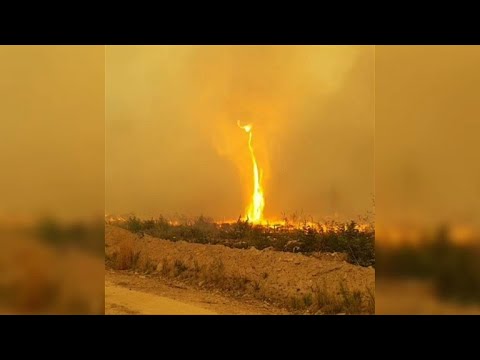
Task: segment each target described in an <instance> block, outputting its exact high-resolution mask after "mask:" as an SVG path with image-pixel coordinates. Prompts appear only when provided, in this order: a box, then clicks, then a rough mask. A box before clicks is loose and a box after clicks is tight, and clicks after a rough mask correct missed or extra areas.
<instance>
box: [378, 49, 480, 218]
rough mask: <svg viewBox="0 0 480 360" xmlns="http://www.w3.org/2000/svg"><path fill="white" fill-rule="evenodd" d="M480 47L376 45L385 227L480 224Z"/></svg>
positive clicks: (380, 195) (381, 205)
mask: <svg viewBox="0 0 480 360" xmlns="http://www.w3.org/2000/svg"><path fill="white" fill-rule="evenodd" d="M479 70H480V47H478V46H390V47H386V46H377V47H376V117H375V121H376V133H375V134H376V137H375V145H376V147H375V154H376V164H375V165H376V184H375V185H376V214H377V225H379V226H383V225H388V224H392V223H393V224H395V223H399V222H411V223H412V222H413V223H417V224H420V225H432V224H433V225H435V224H438V223H441V222H450V223H463V224H467V225H468V224H470V225H471V224H475V225H477V226H479V225H480V162H479V154H480V141H479V135H480V106H479V99H480V71H479Z"/></svg>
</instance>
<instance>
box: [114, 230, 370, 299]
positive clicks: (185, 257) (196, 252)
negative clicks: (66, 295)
mask: <svg viewBox="0 0 480 360" xmlns="http://www.w3.org/2000/svg"><path fill="white" fill-rule="evenodd" d="M105 244H106V249H105V251H106V259H109V258H111V257H112V256H115V254H118V252H119V251H120V250H121V249H120V248H121V247H122V246H125V244H129V246H131V247H133V249H134V251H136V252H138V253H140V254H141V256H146V257H148V261H149V262H150V263H151V264H153V265H152V267H153V269H155V272H156V273H157V274H160V273H162V271H163V270H164V269H165V267H166V266H167V265H168V266H169V267H175V268H176V267H178V269H179V270H181V271H185V273H188V272H193V271H194V270H198V269H204V270H202V271H204V272H206V273H207V274H206V275H210V273H211V272H215V271H220V270H221V272H222V276H224V277H226V278H229V279H233V280H235V281H237V282H242V284H243V283H244V284H245V288H242V292H243V293H249V294H251V295H253V296H255V297H256V298H259V299H269V300H273V301H274V302H277V303H282V304H285V303H286V302H288V300H289V299H292V298H302V297H305V296H309V294H310V295H311V294H312V292H314V291H315V288H316V287H317V286H322V287H323V288H324V289H326V291H328V292H329V293H331V294H337V295H338V294H340V284H342V285H343V286H345V287H346V288H347V289H349V290H350V291H360V292H362V293H365V292H367V291H370V292H372V293H374V292H375V270H374V269H373V268H365V267H361V266H356V265H352V264H349V263H347V262H346V261H344V260H342V259H341V257H338V256H328V254H326V255H325V256H321V257H320V258H318V257H314V256H305V255H303V254H299V253H285V252H279V251H273V250H262V251H261V250H257V249H254V248H251V249H248V250H244V249H233V248H228V247H225V246H223V245H206V244H197V243H188V242H185V241H177V242H172V241H168V240H162V239H158V238H153V237H150V236H148V235H145V236H144V237H143V238H139V237H138V236H136V235H135V234H133V233H131V232H129V231H127V230H125V229H121V228H117V227H114V226H110V225H107V226H106V227H105ZM205 269H206V270H205ZM219 269H220V270H219ZM157 277H158V275H157ZM195 282H196V283H195V285H197V286H198V287H203V286H204V285H206V284H204V282H203V281H201V280H195ZM237 295H238V294H237Z"/></svg>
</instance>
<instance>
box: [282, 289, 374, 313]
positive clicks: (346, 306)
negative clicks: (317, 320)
mask: <svg viewBox="0 0 480 360" xmlns="http://www.w3.org/2000/svg"><path fill="white" fill-rule="evenodd" d="M372 304H373V305H372ZM287 306H288V308H289V309H290V310H292V311H294V312H308V313H314V314H325V315H334V314H352V315H353V314H365V313H366V314H374V313H375V296H374V294H373V292H372V291H371V290H370V289H368V291H367V292H366V293H362V292H361V291H358V290H354V291H351V290H349V289H348V288H347V287H346V286H345V285H344V284H343V283H340V285H339V291H338V294H332V293H331V292H328V291H327V287H326V286H325V284H322V285H317V286H316V287H315V288H314V289H313V291H312V292H311V293H306V294H303V295H301V296H294V297H291V298H290V301H289V303H288V304H287Z"/></svg>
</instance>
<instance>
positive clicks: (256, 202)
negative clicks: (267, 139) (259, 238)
mask: <svg viewBox="0 0 480 360" xmlns="http://www.w3.org/2000/svg"><path fill="white" fill-rule="evenodd" d="M237 124H238V126H239V127H240V128H242V129H243V130H245V132H246V133H247V134H248V149H249V150H250V157H251V159H252V165H253V194H252V199H251V201H250V204H249V206H248V208H247V218H248V220H249V221H251V222H253V223H260V222H261V221H262V219H263V208H264V207H265V199H264V197H263V188H262V176H261V174H260V172H259V169H258V164H257V160H256V159H255V152H254V151H253V146H252V125H251V124H248V125H244V126H241V125H240V122H238V123H237Z"/></svg>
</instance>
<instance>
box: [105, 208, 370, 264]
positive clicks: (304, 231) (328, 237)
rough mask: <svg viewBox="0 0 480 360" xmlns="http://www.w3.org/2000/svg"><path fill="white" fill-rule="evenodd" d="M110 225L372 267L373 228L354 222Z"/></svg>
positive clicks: (161, 219) (192, 221)
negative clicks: (340, 258) (341, 259)
mask: <svg viewBox="0 0 480 360" xmlns="http://www.w3.org/2000/svg"><path fill="white" fill-rule="evenodd" d="M109 223H110V224H111V225H116V226H119V227H122V228H124V229H126V230H129V231H131V232H133V233H136V234H139V235H140V236H143V235H144V234H146V235H149V236H152V237H156V238H159V239H164V240H170V241H186V242H191V243H200V244H219V245H224V246H227V247H230V248H236V249H249V248H255V249H258V250H263V249H267V248H270V249H271V250H276V251H283V252H296V253H302V254H304V255H309V254H311V255H319V254H322V253H329V254H332V253H337V254H344V256H345V260H346V261H347V262H349V263H351V264H354V265H359V266H365V267H368V266H371V267H375V230H374V226H373V225H370V226H363V228H362V229H361V230H360V228H359V226H358V224H356V223H355V222H354V221H350V222H348V223H338V222H333V221H331V222H328V223H322V224H312V223H307V222H304V223H296V224H294V223H289V222H288V221H285V222H284V224H277V225H271V226H267V225H253V224H251V223H249V222H247V221H243V220H240V219H239V220H238V221H237V222H234V223H216V222H214V221H213V220H211V219H209V218H206V217H204V216H199V217H197V218H194V219H184V220H182V221H175V222H173V221H171V220H169V219H167V218H165V217H159V218H157V219H149V220H142V219H139V218H137V217H134V216H132V217H130V218H129V219H128V220H126V221H118V222H109Z"/></svg>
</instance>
